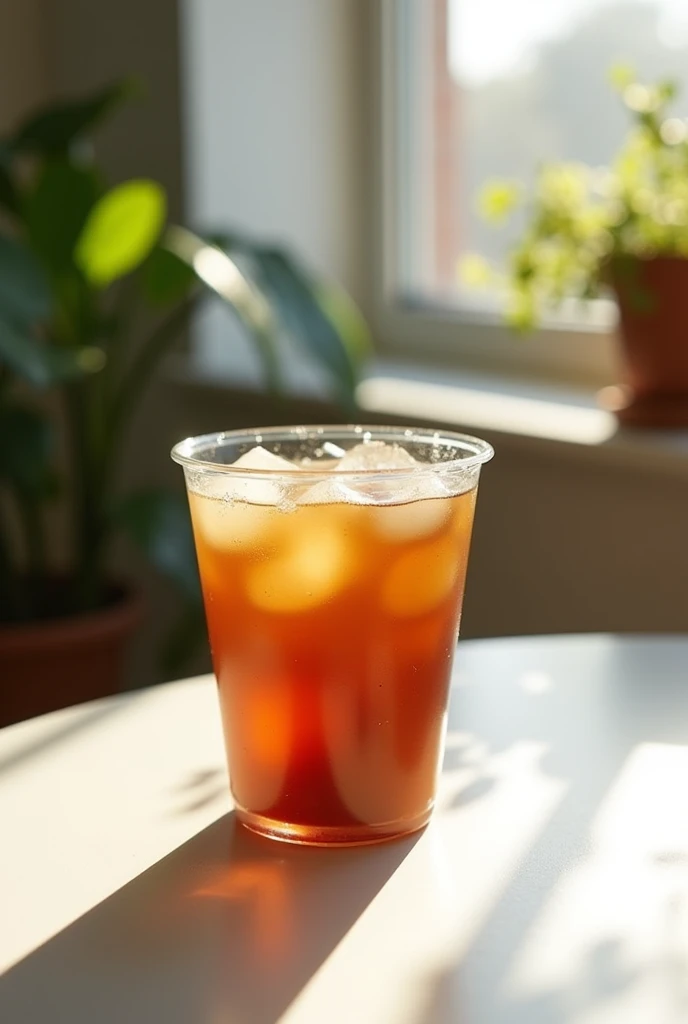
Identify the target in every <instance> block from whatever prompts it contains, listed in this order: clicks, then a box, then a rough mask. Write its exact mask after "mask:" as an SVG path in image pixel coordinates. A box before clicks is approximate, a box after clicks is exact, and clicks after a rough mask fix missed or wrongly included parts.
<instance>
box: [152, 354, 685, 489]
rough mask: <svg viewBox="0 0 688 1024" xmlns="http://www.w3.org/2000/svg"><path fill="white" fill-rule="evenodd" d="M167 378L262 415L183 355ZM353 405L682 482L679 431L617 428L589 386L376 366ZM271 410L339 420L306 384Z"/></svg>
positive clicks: (240, 389)
mask: <svg viewBox="0 0 688 1024" xmlns="http://www.w3.org/2000/svg"><path fill="white" fill-rule="evenodd" d="M167 378H168V380H169V381H170V383H172V384H174V385H176V386H181V387H184V388H186V389H190V388H193V389H196V390H197V389H201V390H202V391H203V392H204V393H205V394H208V393H209V391H213V392H218V391H219V392H221V394H222V395H223V398H224V399H226V397H227V395H228V394H229V393H232V394H233V395H234V396H235V397H236V398H241V400H242V401H241V405H242V409H243V410H245V413H246V415H253V409H255V416H256V422H257V421H258V419H260V418H261V416H264V414H265V412H266V396H265V393H264V391H262V390H261V389H260V388H259V387H258V386H257V385H256V384H255V383H254V382H249V381H246V380H237V379H236V378H235V377H233V376H231V375H229V374H226V373H225V374H223V373H219V372H218V371H217V369H216V368H213V369H212V371H211V370H209V369H208V368H203V367H202V366H201V365H199V363H198V362H197V361H196V360H194V359H193V358H189V357H181V358H180V359H178V360H175V361H173V362H171V363H170V364H169V367H168V374H167ZM358 400H359V404H360V407H361V410H362V415H361V419H367V420H368V421H370V422H377V423H380V422H383V421H385V420H389V421H395V422H398V423H401V422H405V423H406V422H407V423H409V424H411V425H414V424H418V425H432V426H437V427H440V428H441V427H443V426H444V427H446V428H447V429H453V430H462V431H465V432H468V433H471V432H472V433H478V434H484V435H486V436H487V437H488V439H489V440H491V441H493V442H494V443H495V445H496V446H499V447H500V448H501V449H502V450H504V449H508V448H509V447H512V446H514V445H518V447H519V448H520V449H521V450H522V449H523V448H524V447H526V448H532V449H540V450H542V449H543V447H544V448H545V449H546V450H548V451H549V454H550V455H554V454H556V457H557V458H573V459H584V460H585V461H587V462H588V463H592V462H595V463H598V464H600V465H602V466H604V465H607V466H618V467H628V468H629V469H632V470H634V471H644V472H645V471H646V472H660V473H662V474H663V475H667V474H669V475H679V476H681V477H686V476H688V430H685V431H679V430H666V431H643V430H638V429H629V428H623V427H620V426H619V425H618V423H617V421H616V418H615V417H614V416H613V414H612V413H610V412H607V411H605V410H604V409H601V408H599V407H598V406H597V404H596V400H595V393H594V392H593V391H592V390H591V389H587V390H585V389H573V388H564V387H558V386H555V385H552V384H543V383H541V382H534V383H529V384H526V383H523V382H521V381H515V380H511V379H508V378H504V377H498V376H496V375H489V376H487V375H479V374H474V373H461V374H460V375H459V374H452V373H449V372H445V373H441V374H440V373H439V372H438V371H437V370H435V371H433V370H432V369H425V368H419V367H416V366H410V365H408V364H399V363H396V362H392V361H387V360H380V361H378V362H376V363H375V364H374V365H373V366H372V367H371V368H370V371H369V373H368V375H367V376H366V378H365V379H364V380H363V381H362V383H361V384H360V386H359V391H358ZM271 401H272V400H271ZM249 410H250V411H249ZM271 412H274V413H275V415H277V416H280V417H285V416H287V417H291V418H292V419H293V420H295V421H296V420H299V421H301V420H304V421H305V420H307V421H309V422H316V421H317V420H318V419H320V420H321V421H322V422H327V421H329V422H332V421H333V420H334V421H335V422H336V421H337V420H339V419H341V413H340V412H338V411H337V410H336V408H335V407H334V406H333V405H332V404H331V403H330V402H328V401H327V400H326V399H323V397H322V396H321V395H318V394H317V393H316V392H314V390H313V389H312V388H308V389H307V390H306V389H304V390H302V391H298V390H296V389H291V390H290V391H289V393H287V394H284V395H280V396H279V397H278V398H277V399H275V400H274V405H273V408H272V409H271ZM363 414H365V415H363ZM264 422H266V423H267V421H266V420H265V421H264ZM282 422H284V419H282Z"/></svg>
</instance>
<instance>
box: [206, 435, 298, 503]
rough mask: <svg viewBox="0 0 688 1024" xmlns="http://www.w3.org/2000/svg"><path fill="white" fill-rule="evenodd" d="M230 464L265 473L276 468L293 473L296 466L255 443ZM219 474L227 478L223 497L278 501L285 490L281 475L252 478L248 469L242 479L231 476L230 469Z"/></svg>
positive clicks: (276, 469) (266, 501) (265, 501)
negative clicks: (254, 446)
mask: <svg viewBox="0 0 688 1024" xmlns="http://www.w3.org/2000/svg"><path fill="white" fill-rule="evenodd" d="M232 468H237V469H245V470H252V471H253V472H256V473H265V474H268V473H276V472H279V471H281V472H282V473H284V472H289V473H293V472H294V470H297V469H298V466H295V465H294V463H293V462H289V460H288V459H283V458H282V457H281V456H280V455H275V454H274V453H273V452H269V451H268V450H267V449H266V448H262V447H261V446H260V445H258V446H257V447H256V448H251V450H250V451H248V452H245V453H244V454H243V455H241V456H240V457H239V458H238V459H237V460H236V462H233V463H232ZM223 476H224V477H225V478H226V481H227V483H226V495H225V497H227V498H230V499H234V500H236V501H248V502H250V503H251V504H252V505H279V504H280V503H281V502H282V501H283V500H284V497H285V494H286V490H287V484H286V480H285V479H284V478H282V479H281V480H280V479H275V480H271V479H268V478H267V477H260V478H258V479H256V478H255V477H254V478H251V477H250V476H249V474H248V473H247V475H246V479H242V478H241V477H239V476H235V475H234V474H233V473H225V474H223Z"/></svg>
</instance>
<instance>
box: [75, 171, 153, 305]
mask: <svg viewBox="0 0 688 1024" xmlns="http://www.w3.org/2000/svg"><path fill="white" fill-rule="evenodd" d="M166 206H167V203H166V198H165V192H164V189H163V188H162V187H161V186H160V185H158V184H157V183H156V182H154V181H149V180H147V179H144V178H140V179H136V180H132V181H127V182H124V184H122V185H117V186H115V188H113V189H111V190H110V191H109V192H107V193H106V194H105V195H104V196H103V197H102V198H101V199H100V200H99V201H98V202H97V203H96V205H95V206H94V207H93V209H92V210H91V213H90V214H89V217H88V220H87V221H86V224H85V225H84V229H83V231H82V232H81V235H80V237H79V240H78V242H77V244H76V249H75V252H74V256H75V260H76V263H77V265H78V267H79V268H80V269H81V270H82V271H83V273H84V275H85V277H86V278H87V280H89V281H90V282H91V284H92V285H94V286H95V287H96V288H105V287H107V286H108V285H109V284H111V283H112V282H113V281H115V280H117V278H119V277H123V276H124V275H125V274H128V273H130V272H131V271H132V270H134V269H135V268H136V267H137V266H138V265H139V264H140V263H142V262H143V260H144V259H145V258H146V256H148V254H149V253H150V251H151V249H152V248H153V246H154V245H155V242H156V241H157V239H158V236H159V235H160V232H161V230H162V227H163V223H164V221H165V214H166Z"/></svg>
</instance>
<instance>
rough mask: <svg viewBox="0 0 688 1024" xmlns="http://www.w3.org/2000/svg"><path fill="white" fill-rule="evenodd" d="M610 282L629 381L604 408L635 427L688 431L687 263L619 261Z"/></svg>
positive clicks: (674, 258) (607, 395)
mask: <svg viewBox="0 0 688 1024" xmlns="http://www.w3.org/2000/svg"><path fill="white" fill-rule="evenodd" d="M608 279H609V284H610V285H611V287H612V289H613V291H614V295H615V297H616V301H617V305H618V309H619V326H618V336H619V344H620V345H621V350H622V354H623V363H624V369H625V379H624V381H623V384H622V386H621V387H619V388H615V389H611V391H610V390H609V389H605V396H604V404H605V405H607V407H611V408H613V410H614V412H615V413H616V415H617V417H618V418H619V420H620V421H621V422H622V423H627V424H631V425H633V426H641V427H643V426H644V427H685V426H688V259H682V258H681V257H678V256H654V257H651V258H647V259H633V260H630V259H627V260H623V261H620V260H616V261H614V263H612V264H611V265H610V267H609V278H608ZM610 396H611V401H610V400H609V399H610Z"/></svg>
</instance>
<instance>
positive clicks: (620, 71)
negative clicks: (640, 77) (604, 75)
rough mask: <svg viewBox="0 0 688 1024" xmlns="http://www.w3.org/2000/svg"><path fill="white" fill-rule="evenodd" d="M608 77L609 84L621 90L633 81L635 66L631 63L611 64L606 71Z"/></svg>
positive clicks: (618, 90)
mask: <svg viewBox="0 0 688 1024" xmlns="http://www.w3.org/2000/svg"><path fill="white" fill-rule="evenodd" d="M608 78H609V82H610V84H611V86H612V87H613V88H614V89H616V91H617V92H623V91H624V89H627V88H628V86H629V85H632V84H633V82H634V81H635V68H634V67H633V65H632V64H624V63H618V64H612V66H611V67H610V69H609V72H608Z"/></svg>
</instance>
